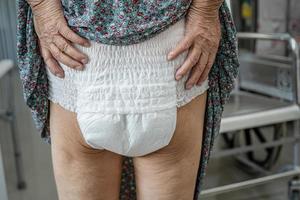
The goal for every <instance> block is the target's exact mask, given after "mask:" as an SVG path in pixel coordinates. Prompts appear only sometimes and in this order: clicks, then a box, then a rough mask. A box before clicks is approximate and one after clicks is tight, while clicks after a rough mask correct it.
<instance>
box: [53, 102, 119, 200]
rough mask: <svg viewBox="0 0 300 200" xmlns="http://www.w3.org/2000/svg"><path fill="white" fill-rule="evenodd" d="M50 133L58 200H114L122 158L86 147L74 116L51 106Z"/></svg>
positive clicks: (116, 197)
mask: <svg viewBox="0 0 300 200" xmlns="http://www.w3.org/2000/svg"><path fill="white" fill-rule="evenodd" d="M50 102H51V101H50ZM50 131H51V142H52V145H51V153H52V161H53V169H54V176H55V182H56V186H57V191H58V197H59V200H71V199H72V200H87V199H88V200H102V199H104V200H106V199H109V200H118V199H119V190H120V181H121V166H122V158H123V157H122V156H120V155H118V154H115V153H113V152H110V151H107V150H99V149H93V148H91V147H89V146H88V145H87V144H86V143H85V141H84V139H83V137H82V135H81V132H80V129H79V126H78V123H77V120H76V113H74V112H70V111H67V110H65V109H63V108H62V107H61V106H60V105H58V104H55V103H53V102H51V103H50Z"/></svg>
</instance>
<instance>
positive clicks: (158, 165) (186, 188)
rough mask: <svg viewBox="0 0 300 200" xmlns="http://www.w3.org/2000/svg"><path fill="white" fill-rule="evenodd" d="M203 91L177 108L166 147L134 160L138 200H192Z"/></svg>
mask: <svg viewBox="0 0 300 200" xmlns="http://www.w3.org/2000/svg"><path fill="white" fill-rule="evenodd" d="M206 98H207V91H205V92H204V93H203V94H202V95H199V96H197V97H196V98H195V99H193V100H192V101H191V102H189V103H188V104H186V105H184V106H182V107H180V108H178V111H177V114H178V117H177V125H176V130H175V133H174V136H173V137H172V139H171V142H170V144H169V145H168V146H166V147H164V148H162V149H159V150H158V151H155V152H153V153H150V154H147V155H145V156H142V157H135V158H134V160H133V161H134V167H135V176H136V183H137V197H138V200H148V199H149V200H152V199H156V200H174V199H182V200H192V199H193V194H194V188H195V183H196V176H197V170H198V166H199V162H200V154H201V148H202V135H203V124H204V116H205V115H204V114H205V107H206Z"/></svg>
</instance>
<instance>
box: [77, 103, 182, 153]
mask: <svg viewBox="0 0 300 200" xmlns="http://www.w3.org/2000/svg"><path fill="white" fill-rule="evenodd" d="M176 117H177V107H173V108H171V109H166V110H162V111H159V112H148V113H134V114H102V113H93V112H86V113H81V112H79V113H78V115H77V119H78V122H79V126H80V128H81V131H82V134H83V137H84V139H85V141H86V143H87V144H89V145H90V146H91V147H93V148H96V149H106V150H109V151H112V152H115V153H118V154H121V155H125V156H132V157H135V156H143V155H146V154H148V153H151V152H154V151H156V150H158V149H161V148H163V147H165V146H166V145H168V144H169V142H170V141H171V138H172V136H173V134H174V131H175V127H176Z"/></svg>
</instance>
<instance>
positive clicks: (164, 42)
mask: <svg viewBox="0 0 300 200" xmlns="http://www.w3.org/2000/svg"><path fill="white" fill-rule="evenodd" d="M184 32H185V17H183V18H182V19H180V20H179V21H177V22H175V23H174V24H172V25H170V26H169V27H168V28H167V29H165V30H163V31H162V32H160V33H158V34H155V33H154V36H153V37H150V38H148V39H147V40H145V41H143V42H140V43H135V44H130V45H109V44H103V43H99V42H95V41H91V47H88V48H86V47H83V46H80V45H78V44H75V46H77V47H78V48H79V49H82V50H83V51H85V52H87V53H89V52H90V51H95V50H96V51H97V53H101V54H103V53H104V54H105V53H107V52H112V51H114V52H115V51H129V53H130V52H131V51H136V50H138V49H139V48H143V49H149V50H154V51H155V49H157V50H163V47H170V46H174V45H175V44H176V43H177V41H178V40H179V39H180V38H182V37H183V36H184ZM91 53H92V52H91Z"/></svg>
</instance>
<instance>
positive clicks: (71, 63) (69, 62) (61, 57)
mask: <svg viewBox="0 0 300 200" xmlns="http://www.w3.org/2000/svg"><path fill="white" fill-rule="evenodd" d="M49 48H50V52H51V54H52V56H53V57H54V58H55V59H56V60H57V61H59V62H61V63H63V64H64V65H66V66H68V67H71V68H75V69H77V70H81V69H82V68H83V65H82V64H81V63H80V62H77V61H75V60H73V59H72V58H71V57H69V56H68V55H66V54H64V53H63V52H61V51H60V50H59V48H58V47H57V46H56V45H55V44H54V43H51V44H50V45H49Z"/></svg>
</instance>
